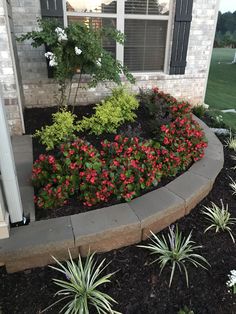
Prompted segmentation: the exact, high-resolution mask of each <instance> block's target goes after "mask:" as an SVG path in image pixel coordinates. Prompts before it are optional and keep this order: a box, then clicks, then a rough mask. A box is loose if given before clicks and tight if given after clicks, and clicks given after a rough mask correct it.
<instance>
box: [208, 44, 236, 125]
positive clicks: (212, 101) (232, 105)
mask: <svg viewBox="0 0 236 314" xmlns="http://www.w3.org/2000/svg"><path fill="white" fill-rule="evenodd" d="M235 51H236V50H235V49H230V48H215V49H214V50H213V54H212V59H211V67H210V73H209V79H208V85H207V92H206V98H205V103H206V104H209V105H210V107H211V108H212V109H218V110H222V109H236V64H231V62H232V60H233V58H234V53H235ZM222 116H223V119H224V122H225V123H226V124H227V125H229V126H230V127H231V128H235V127H236V114H235V113H225V114H222Z"/></svg>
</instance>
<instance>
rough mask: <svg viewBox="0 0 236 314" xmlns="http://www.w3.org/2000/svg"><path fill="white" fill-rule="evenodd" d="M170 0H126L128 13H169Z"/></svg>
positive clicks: (126, 11)
mask: <svg viewBox="0 0 236 314" xmlns="http://www.w3.org/2000/svg"><path fill="white" fill-rule="evenodd" d="M169 2H170V1H169V0H126V1H125V13H126V14H154V15H162V14H165V15H167V14H169Z"/></svg>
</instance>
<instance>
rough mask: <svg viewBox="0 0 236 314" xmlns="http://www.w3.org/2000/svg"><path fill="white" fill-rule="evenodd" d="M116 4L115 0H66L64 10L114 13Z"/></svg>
mask: <svg viewBox="0 0 236 314" xmlns="http://www.w3.org/2000/svg"><path fill="white" fill-rule="evenodd" d="M116 4H117V1H116V0H114V1H112V0H68V1H67V2H66V10H67V11H68V12H80V13H86V12H87V13H116V7H117V5H116Z"/></svg>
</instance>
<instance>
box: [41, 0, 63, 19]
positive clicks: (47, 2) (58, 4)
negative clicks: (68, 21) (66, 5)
mask: <svg viewBox="0 0 236 314" xmlns="http://www.w3.org/2000/svg"><path fill="white" fill-rule="evenodd" d="M40 3H41V13H42V18H44V17H57V18H63V4H62V0H40Z"/></svg>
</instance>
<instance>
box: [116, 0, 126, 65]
mask: <svg viewBox="0 0 236 314" xmlns="http://www.w3.org/2000/svg"><path fill="white" fill-rule="evenodd" d="M124 14H125V0H118V1H117V20H116V28H117V30H118V31H120V32H122V33H124V31H125V19H124ZM116 59H117V60H118V61H120V63H121V64H122V65H123V63H124V46H123V45H121V44H116Z"/></svg>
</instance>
